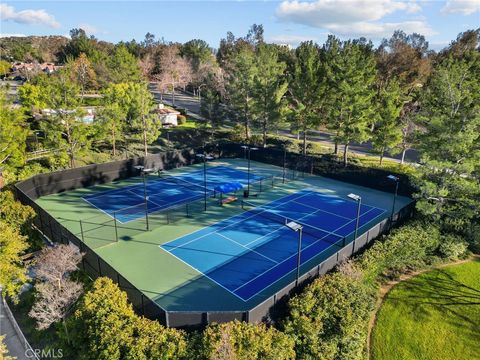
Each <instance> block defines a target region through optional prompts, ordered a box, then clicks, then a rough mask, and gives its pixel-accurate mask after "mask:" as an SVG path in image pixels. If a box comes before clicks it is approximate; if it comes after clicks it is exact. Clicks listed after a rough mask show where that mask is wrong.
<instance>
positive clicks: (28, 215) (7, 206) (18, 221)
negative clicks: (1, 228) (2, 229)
mask: <svg viewBox="0 0 480 360" xmlns="http://www.w3.org/2000/svg"><path fill="white" fill-rule="evenodd" d="M0 204H2V206H1V207H0V221H2V222H4V223H6V224H7V225H9V226H11V227H12V228H13V229H17V230H18V231H19V232H20V234H21V235H26V236H28V238H29V241H30V240H31V241H33V240H34V239H35V238H36V232H34V230H33V229H32V224H33V220H34V218H35V216H36V214H35V211H34V210H33V209H32V208H31V207H30V206H25V205H22V203H20V202H19V201H16V200H15V197H14V195H13V193H12V192H11V191H9V190H3V191H1V192H0Z"/></svg>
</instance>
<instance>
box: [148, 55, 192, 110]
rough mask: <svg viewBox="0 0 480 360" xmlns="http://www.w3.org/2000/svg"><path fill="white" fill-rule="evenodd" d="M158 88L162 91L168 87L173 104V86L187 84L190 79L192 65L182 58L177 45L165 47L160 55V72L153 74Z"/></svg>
mask: <svg viewBox="0 0 480 360" xmlns="http://www.w3.org/2000/svg"><path fill="white" fill-rule="evenodd" d="M155 80H156V81H157V86H158V90H159V91H160V92H162V93H163V92H164V91H165V90H167V89H168V88H170V90H171V91H172V104H173V105H175V88H176V87H179V86H180V87H183V88H185V86H187V84H188V83H189V82H190V81H191V80H192V65H191V64H190V62H189V61H188V60H186V59H184V58H182V57H181V56H180V54H179V49H178V47H177V46H174V45H172V46H169V47H167V48H165V49H164V50H163V52H162V55H161V57H160V73H159V74H158V75H156V76H155Z"/></svg>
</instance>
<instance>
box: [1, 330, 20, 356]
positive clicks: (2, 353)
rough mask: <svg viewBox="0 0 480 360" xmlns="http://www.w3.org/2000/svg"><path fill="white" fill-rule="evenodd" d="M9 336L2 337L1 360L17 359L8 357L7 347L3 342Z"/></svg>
mask: <svg viewBox="0 0 480 360" xmlns="http://www.w3.org/2000/svg"><path fill="white" fill-rule="evenodd" d="M6 336H7V335H2V336H0V359H1V360H15V359H16V358H14V357H11V356H8V355H7V354H8V349H7V345H5V343H4V342H3V341H4V339H5V337H6Z"/></svg>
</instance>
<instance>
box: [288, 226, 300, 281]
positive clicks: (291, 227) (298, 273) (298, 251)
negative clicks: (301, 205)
mask: <svg viewBox="0 0 480 360" xmlns="http://www.w3.org/2000/svg"><path fill="white" fill-rule="evenodd" d="M285 226H286V227H288V228H289V229H290V230H292V231H295V232H298V250H297V277H296V279H295V286H298V280H299V279H300V262H301V254H302V230H303V226H302V225H300V224H298V223H296V222H295V221H290V222H287V223H286V224H285Z"/></svg>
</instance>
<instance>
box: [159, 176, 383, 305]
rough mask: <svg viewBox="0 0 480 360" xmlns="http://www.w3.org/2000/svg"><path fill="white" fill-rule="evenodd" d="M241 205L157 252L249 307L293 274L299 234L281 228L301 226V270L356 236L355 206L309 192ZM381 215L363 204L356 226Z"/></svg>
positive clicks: (306, 190)
mask: <svg viewBox="0 0 480 360" xmlns="http://www.w3.org/2000/svg"><path fill="white" fill-rule="evenodd" d="M230 170H231V169H230ZM244 205H245V209H248V210H247V211H245V212H243V213H241V214H239V215H236V216H233V217H230V218H228V219H225V220H223V221H220V222H218V223H216V224H214V225H211V226H208V227H205V228H203V229H201V230H198V231H196V232H193V233H191V234H188V235H185V236H182V237H180V238H178V239H176V240H173V241H170V242H168V243H165V244H163V245H161V246H160V248H161V249H163V250H165V251H167V252H168V253H169V254H171V255H173V256H175V257H176V258H177V259H179V260H181V261H182V262H184V263H185V264H187V265H189V266H190V267H192V268H193V269H195V270H197V271H198V272H200V273H202V274H203V275H205V276H206V277H207V278H209V279H210V280H211V281H213V282H215V283H216V284H217V285H219V286H221V287H222V288H224V289H226V290H227V291H229V292H230V293H232V294H234V295H235V296H236V297H238V298H240V299H242V300H243V301H248V300H249V299H251V298H252V297H254V296H255V295H256V294H258V293H259V292H261V291H262V290H264V289H265V288H267V287H269V286H270V285H272V284H274V283H275V282H277V281H279V280H280V279H282V278H283V277H285V276H287V275H288V274H289V273H291V272H292V271H294V270H295V269H296V266H297V252H298V233H295V232H293V231H292V230H290V229H289V228H288V227H287V226H285V224H286V222H288V221H295V222H297V223H299V224H301V225H303V237H302V250H301V264H305V263H307V262H308V261H309V260H311V259H313V258H314V257H316V256H317V255H319V254H320V253H322V252H323V251H324V250H326V249H328V248H331V247H337V249H338V248H340V247H342V246H344V244H345V239H346V238H350V237H351V235H352V234H353V232H354V230H355V225H356V216H357V203H356V202H353V201H349V200H346V199H342V198H340V197H338V196H332V195H326V194H322V193H320V192H316V191H313V190H311V189H304V190H301V191H298V192H296V193H293V194H290V195H287V196H284V197H281V198H279V199H277V200H274V201H272V202H270V203H267V204H265V205H262V206H258V207H257V206H255V204H249V203H245V204H244ZM385 212H386V211H385V210H384V209H381V208H377V207H373V206H369V205H366V204H362V206H361V208H360V218H359V226H360V227H361V226H363V225H366V224H368V223H370V222H373V221H374V220H376V219H378V218H380V217H382V216H384V215H385Z"/></svg>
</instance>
